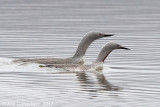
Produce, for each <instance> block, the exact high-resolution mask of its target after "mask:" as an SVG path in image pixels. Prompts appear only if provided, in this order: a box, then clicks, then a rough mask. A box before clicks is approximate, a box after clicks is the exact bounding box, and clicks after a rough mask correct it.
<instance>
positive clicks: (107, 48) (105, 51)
mask: <svg viewBox="0 0 160 107" xmlns="http://www.w3.org/2000/svg"><path fill="white" fill-rule="evenodd" d="M115 49H126V50H130V49H129V48H125V47H123V46H121V45H119V44H117V43H113V42H110V43H108V44H106V45H104V47H103V48H102V50H101V51H100V53H99V55H98V56H97V59H96V61H95V62H93V63H92V64H90V65H78V64H70V65H67V64H60V65H47V66H46V67H56V68H62V69H65V70H68V71H88V70H102V69H103V62H104V60H105V59H106V58H107V56H108V55H109V54H110V53H111V52H112V51H113V50H115Z"/></svg>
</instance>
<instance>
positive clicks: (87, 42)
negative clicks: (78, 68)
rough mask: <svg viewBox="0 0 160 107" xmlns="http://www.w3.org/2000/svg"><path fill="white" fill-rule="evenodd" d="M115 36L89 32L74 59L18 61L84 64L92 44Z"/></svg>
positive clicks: (26, 60) (25, 60)
mask: <svg viewBox="0 0 160 107" xmlns="http://www.w3.org/2000/svg"><path fill="white" fill-rule="evenodd" d="M109 36H113V35H112V34H104V33H101V32H89V33H87V34H86V35H85V36H84V37H83V39H82V40H81V42H80V43H79V46H78V48H77V50H76V53H75V54H74V56H73V57H70V58H66V59H62V58H38V59H18V60H15V62H17V61H22V62H33V63H40V64H83V63H84V60H83V57H84V55H85V53H86V50H87V49H88V47H89V46H90V44H91V43H92V42H93V41H95V40H96V39H99V38H102V37H109Z"/></svg>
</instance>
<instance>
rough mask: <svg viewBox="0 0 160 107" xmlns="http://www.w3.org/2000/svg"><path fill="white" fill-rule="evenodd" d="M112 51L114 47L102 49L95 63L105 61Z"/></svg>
mask: <svg viewBox="0 0 160 107" xmlns="http://www.w3.org/2000/svg"><path fill="white" fill-rule="evenodd" d="M111 52H112V49H110V48H108V49H106V50H104V49H102V50H101V52H100V53H99V55H98V57H97V59H96V61H95V63H100V62H104V60H105V59H106V58H107V56H108V55H109V54H110V53H111Z"/></svg>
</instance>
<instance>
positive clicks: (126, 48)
mask: <svg viewBox="0 0 160 107" xmlns="http://www.w3.org/2000/svg"><path fill="white" fill-rule="evenodd" d="M120 49H125V50H131V49H129V48H126V47H123V46H121V47H120Z"/></svg>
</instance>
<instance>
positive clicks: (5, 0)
mask: <svg viewBox="0 0 160 107" xmlns="http://www.w3.org/2000/svg"><path fill="white" fill-rule="evenodd" d="M88 31H101V32H105V33H109V34H115V36H114V37H108V38H102V39H99V40H96V41H95V42H94V43H93V44H92V45H91V46H90V47H89V49H88V50H87V53H86V55H85V59H86V60H88V61H94V60H95V58H96V56H97V54H98V53H99V51H100V49H101V47H102V46H103V45H104V44H105V43H108V42H109V41H114V42H116V43H119V44H121V45H123V46H126V47H128V48H131V50H130V51H125V50H116V51H113V52H112V53H111V55H110V56H109V57H108V58H107V60H106V61H105V63H104V70H103V72H102V73H88V72H86V73H84V72H77V73H74V72H65V73H64V72H62V71H61V70H59V69H56V68H39V67H38V64H16V63H13V62H12V59H11V58H39V57H60V58H65V57H70V56H72V55H73V54H74V52H75V50H76V48H77V45H78V44H79V41H80V40H81V38H82V37H83V36H84V35H85V33H87V32H88ZM0 38H1V39H0V57H1V58H0V68H1V69H0V106H1V107H80V106H84V107H159V106H160V67H159V65H160V50H159V49H160V1H159V0H134V1H131V0H120V1H119V0H114V1H113V0H79V1H78V0H0ZM117 89H118V90H117Z"/></svg>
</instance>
